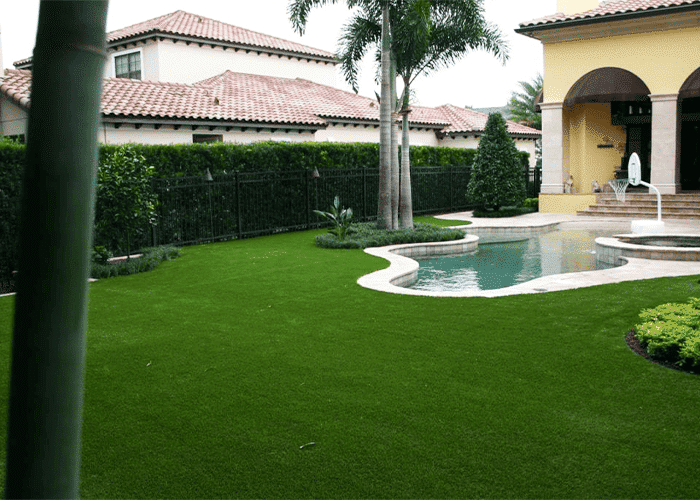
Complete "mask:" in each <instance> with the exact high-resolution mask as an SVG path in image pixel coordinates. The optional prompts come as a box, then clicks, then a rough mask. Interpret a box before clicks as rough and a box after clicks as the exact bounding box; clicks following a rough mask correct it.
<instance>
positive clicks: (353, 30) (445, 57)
mask: <svg viewBox="0 0 700 500" xmlns="http://www.w3.org/2000/svg"><path fill="white" fill-rule="evenodd" d="M368 7H369V8H371V7H372V6H371V5H370V6H368ZM368 7H367V6H366V7H365V9H363V12H362V13H361V14H359V15H357V16H356V17H355V18H354V19H353V21H352V22H351V23H349V24H348V25H347V26H346V27H345V30H344V33H343V36H342V37H341V42H340V45H341V49H340V54H339V57H340V59H341V62H342V69H343V72H344V74H345V77H346V79H347V80H348V82H349V83H350V84H351V85H352V86H353V88H354V89H355V90H356V91H357V72H358V64H359V62H360V60H361V59H362V57H363V56H364V53H365V51H366V50H367V48H368V47H369V46H370V45H371V44H373V43H374V44H376V43H377V33H378V30H377V27H376V26H374V25H373V20H374V19H376V13H374V12H373V11H372V10H369V9H368ZM390 27H391V32H392V53H393V54H394V57H395V60H396V67H397V72H398V74H399V75H400V76H401V78H402V80H403V84H404V90H403V96H402V99H401V102H400V110H398V112H399V113H400V114H401V115H402V119H403V123H402V129H403V137H402V162H401V182H400V190H401V193H400V211H399V226H400V227H402V228H412V227H413V214H412V204H411V185H410V182H411V174H410V156H409V155H410V150H409V148H410V145H409V120H408V115H409V113H410V106H409V104H410V96H411V91H410V89H411V84H412V83H413V81H414V80H415V79H416V78H417V77H418V76H420V75H422V74H427V73H430V72H432V71H435V70H438V69H440V68H442V67H445V66H449V65H450V64H453V63H454V62H456V61H457V60H458V59H459V58H461V57H463V56H464V55H465V54H466V53H467V52H469V51H470V50H479V49H480V50H486V51H488V52H491V53H492V54H494V55H495V56H497V57H498V58H500V59H501V60H502V61H503V62H505V61H506V59H507V57H508V53H507V50H508V49H507V45H506V43H505V41H504V40H503V39H502V37H501V34H500V32H499V30H498V29H497V28H495V27H493V26H491V25H490V24H488V23H487V22H486V21H485V19H484V17H483V7H482V0H399V1H397V2H395V4H394V6H393V9H392V10H391V15H390Z"/></svg>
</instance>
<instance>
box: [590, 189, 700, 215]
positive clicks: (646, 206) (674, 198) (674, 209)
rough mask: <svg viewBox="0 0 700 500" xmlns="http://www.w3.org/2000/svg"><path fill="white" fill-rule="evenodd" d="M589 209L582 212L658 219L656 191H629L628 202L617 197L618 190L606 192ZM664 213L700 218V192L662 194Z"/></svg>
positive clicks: (662, 212)
mask: <svg viewBox="0 0 700 500" xmlns="http://www.w3.org/2000/svg"><path fill="white" fill-rule="evenodd" d="M596 198H597V201H596V203H595V204H594V205H591V206H590V207H589V208H588V210H583V211H580V212H578V214H579V215H583V216H590V217H624V218H629V219H655V218H656V215H657V213H656V211H657V207H656V203H657V202H656V195H655V194H649V193H641V192H627V193H626V194H625V202H624V203H621V202H619V201H617V198H616V197H615V194H614V193H602V194H599V195H598V196H597V197H596ZM661 217H662V218H668V219H697V220H698V221H700V193H681V194H664V195H661Z"/></svg>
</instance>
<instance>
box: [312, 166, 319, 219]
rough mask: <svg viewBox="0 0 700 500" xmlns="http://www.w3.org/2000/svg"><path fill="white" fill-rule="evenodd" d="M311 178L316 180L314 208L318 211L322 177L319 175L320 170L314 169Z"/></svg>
mask: <svg viewBox="0 0 700 500" xmlns="http://www.w3.org/2000/svg"><path fill="white" fill-rule="evenodd" d="M311 177H312V178H313V180H314V207H315V208H316V210H318V178H319V177H321V174H319V173H318V168H316V167H314V171H313V172H311Z"/></svg>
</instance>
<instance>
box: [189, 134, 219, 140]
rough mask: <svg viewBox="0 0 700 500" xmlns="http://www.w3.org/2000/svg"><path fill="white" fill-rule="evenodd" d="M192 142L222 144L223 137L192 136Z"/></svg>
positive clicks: (214, 135)
mask: <svg viewBox="0 0 700 500" xmlns="http://www.w3.org/2000/svg"><path fill="white" fill-rule="evenodd" d="M192 142H224V136H223V135H217V134H192Z"/></svg>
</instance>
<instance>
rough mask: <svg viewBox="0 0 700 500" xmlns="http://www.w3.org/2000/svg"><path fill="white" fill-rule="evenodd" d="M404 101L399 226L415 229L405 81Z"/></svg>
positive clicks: (402, 111) (407, 95)
mask: <svg viewBox="0 0 700 500" xmlns="http://www.w3.org/2000/svg"><path fill="white" fill-rule="evenodd" d="M404 85H405V88H404V96H405V97H404V103H403V106H402V109H401V115H402V117H403V122H402V125H401V126H402V130H401V132H402V133H401V198H400V205H399V228H400V229H413V197H412V194H411V150H410V143H409V137H408V131H409V123H408V114H409V113H410V112H411V110H410V109H409V107H408V99H409V92H408V90H409V89H408V83H407V82H406V81H404Z"/></svg>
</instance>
